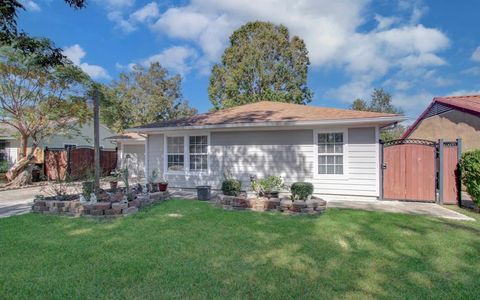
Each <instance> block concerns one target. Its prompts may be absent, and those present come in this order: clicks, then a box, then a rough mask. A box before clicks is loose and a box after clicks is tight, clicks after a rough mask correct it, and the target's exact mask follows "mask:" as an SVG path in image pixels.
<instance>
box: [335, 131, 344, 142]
mask: <svg viewBox="0 0 480 300" xmlns="http://www.w3.org/2000/svg"><path fill="white" fill-rule="evenodd" d="M335 142H336V143H343V133H335Z"/></svg>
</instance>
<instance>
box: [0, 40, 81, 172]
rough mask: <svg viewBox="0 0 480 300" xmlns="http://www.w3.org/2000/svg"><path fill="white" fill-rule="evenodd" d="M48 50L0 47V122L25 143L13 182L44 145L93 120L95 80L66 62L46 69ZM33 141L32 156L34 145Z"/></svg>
mask: <svg viewBox="0 0 480 300" xmlns="http://www.w3.org/2000/svg"><path fill="white" fill-rule="evenodd" d="M40 41H41V44H40V45H44V47H43V48H39V49H38V51H36V52H34V53H32V54H25V53H24V52H23V51H21V50H18V49H16V48H14V47H10V46H3V47H0V123H2V124H5V125H7V128H8V127H10V128H11V129H12V130H11V131H13V132H11V131H9V133H10V134H12V133H13V134H15V135H18V136H19V138H20V142H21V147H20V149H21V152H20V157H21V158H22V159H21V160H19V161H18V162H17V164H16V165H15V166H13V168H12V170H13V171H12V170H11V171H12V174H11V176H10V175H9V176H10V179H12V178H15V176H16V174H18V172H19V171H21V169H22V168H25V167H26V166H27V165H28V164H29V161H30V158H31V157H32V156H33V153H34V151H35V150H36V148H37V146H38V145H39V144H40V142H41V141H43V140H45V139H46V138H48V137H49V136H51V135H53V134H64V135H72V134H74V133H75V132H78V128H79V126H78V125H82V124H84V123H85V122H87V121H88V120H90V119H91V113H90V110H89V109H88V107H87V105H86V101H85V98H84V95H85V88H86V87H87V86H88V85H89V84H90V78H89V77H88V76H87V75H86V74H85V73H84V72H82V70H80V69H79V68H78V67H76V66H74V65H73V64H72V63H71V62H70V61H68V60H67V59H66V58H63V59H62V61H61V62H62V63H61V64H59V65H55V66H40V65H39V64H38V59H39V58H40V59H41V58H42V57H43V54H42V53H44V51H49V49H48V46H49V43H48V41H46V40H40ZM29 140H30V141H31V142H32V147H31V151H30V153H27V144H28V141H29Z"/></svg>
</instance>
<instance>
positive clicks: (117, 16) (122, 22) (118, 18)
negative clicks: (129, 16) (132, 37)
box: [107, 11, 137, 33]
mask: <svg viewBox="0 0 480 300" xmlns="http://www.w3.org/2000/svg"><path fill="white" fill-rule="evenodd" d="M107 17H108V19H109V20H110V21H112V22H114V23H115V24H116V27H117V28H119V29H121V30H122V31H123V32H125V33H130V32H133V31H135V30H136V29H137V28H136V27H135V25H134V24H132V23H131V22H130V21H128V20H126V19H124V18H123V16H122V13H121V12H120V11H111V12H109V13H108V14H107Z"/></svg>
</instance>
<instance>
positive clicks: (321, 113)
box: [135, 101, 398, 129]
mask: <svg viewBox="0 0 480 300" xmlns="http://www.w3.org/2000/svg"><path fill="white" fill-rule="evenodd" d="M395 116H398V115H394V114H384V113H376V112H366V111H355V110H348V109H336V108H326V107H318V106H310V105H299V104H290V103H282V102H272V101H262V102H256V103H252V104H246V105H241V106H237V107H234V108H229V109H223V110H219V111H215V112H211V113H206V114H199V115H195V116H192V117H189V118H185V119H180V120H170V121H162V122H157V123H152V124H147V125H143V126H139V127H135V128H138V129H141V128H164V127H183V126H205V125H221V124H242V123H260V122H262V123H263V122H288V121H323V120H346V119H366V118H380V117H395Z"/></svg>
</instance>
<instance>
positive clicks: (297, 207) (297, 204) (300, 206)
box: [290, 200, 307, 212]
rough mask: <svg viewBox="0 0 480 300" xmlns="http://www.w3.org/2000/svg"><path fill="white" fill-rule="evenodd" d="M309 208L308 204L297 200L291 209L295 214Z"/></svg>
mask: <svg viewBox="0 0 480 300" xmlns="http://www.w3.org/2000/svg"><path fill="white" fill-rule="evenodd" d="M304 208H307V204H306V203H305V201H303V200H295V201H293V204H292V207H290V210H291V211H294V212H302V209H304Z"/></svg>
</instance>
